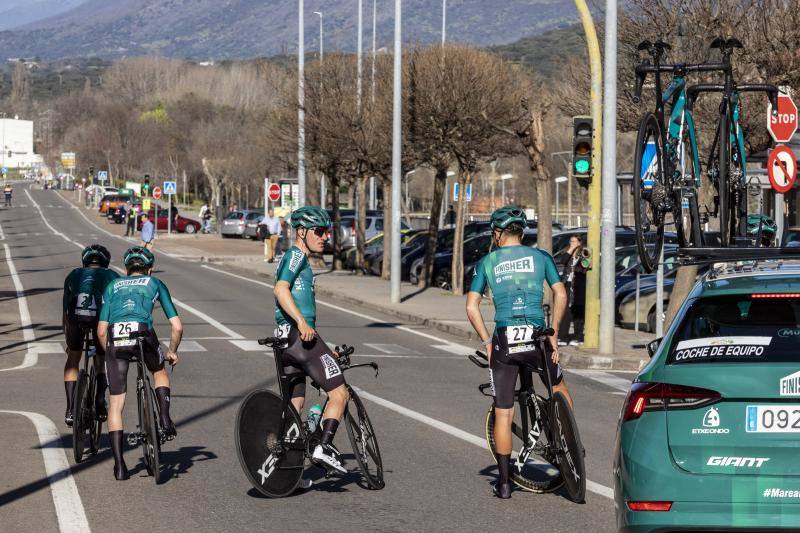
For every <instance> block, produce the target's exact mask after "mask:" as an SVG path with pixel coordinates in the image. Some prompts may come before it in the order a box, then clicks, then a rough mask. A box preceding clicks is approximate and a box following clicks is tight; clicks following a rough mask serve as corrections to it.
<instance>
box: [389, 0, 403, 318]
mask: <svg viewBox="0 0 800 533" xmlns="http://www.w3.org/2000/svg"><path fill="white" fill-rule="evenodd" d="M402 13H403V6H402V1H401V0H394V101H393V102H392V225H391V228H392V240H391V245H392V264H391V270H390V272H391V283H390V285H391V290H390V297H391V302H392V303H393V304H399V303H400V182H401V181H402V180H403V169H402V164H401V163H402V161H401V158H402V149H403V147H402V138H401V135H402V130H401V126H402V124H401V121H402V107H401V96H402V91H403V62H402V54H403V41H402V33H401V32H402V30H403V20H402Z"/></svg>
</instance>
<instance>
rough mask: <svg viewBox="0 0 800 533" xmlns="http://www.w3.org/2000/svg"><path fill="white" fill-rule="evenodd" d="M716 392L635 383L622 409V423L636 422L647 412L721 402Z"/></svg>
mask: <svg viewBox="0 0 800 533" xmlns="http://www.w3.org/2000/svg"><path fill="white" fill-rule="evenodd" d="M721 397H722V395H721V394H720V393H718V392H716V391H713V390H708V389H701V388H699V387H689V386H686V385H671V384H669V383H634V384H633V385H632V386H631V390H630V391H629V392H628V396H627V398H625V404H624V405H623V407H622V421H623V422H627V421H628V420H636V419H637V418H639V417H640V416H642V414H643V413H644V412H645V411H659V410H662V409H665V408H668V409H687V408H695V407H699V406H701V405H705V404H708V403H713V402H716V401H717V400H719V399H720V398H721Z"/></svg>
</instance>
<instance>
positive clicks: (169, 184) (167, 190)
mask: <svg viewBox="0 0 800 533" xmlns="http://www.w3.org/2000/svg"><path fill="white" fill-rule="evenodd" d="M175 183H176V182H174V181H165V182H164V194H175V193H177V192H178V188H177V187H176V186H175Z"/></svg>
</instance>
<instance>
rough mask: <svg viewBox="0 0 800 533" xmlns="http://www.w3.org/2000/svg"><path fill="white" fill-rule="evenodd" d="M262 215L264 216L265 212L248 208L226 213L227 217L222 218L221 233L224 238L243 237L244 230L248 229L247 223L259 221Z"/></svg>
mask: <svg viewBox="0 0 800 533" xmlns="http://www.w3.org/2000/svg"><path fill="white" fill-rule="evenodd" d="M262 216H264V214H263V213H261V212H260V211H255V210H247V209H244V210H241V211H231V212H230V213H226V214H225V217H224V218H223V219H222V226H221V228H220V234H221V235H222V237H223V238H227V237H243V236H244V232H245V231H246V230H247V223H248V222H256V223H258V219H260V218H261V217H262Z"/></svg>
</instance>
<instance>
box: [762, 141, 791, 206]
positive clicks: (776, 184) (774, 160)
mask: <svg viewBox="0 0 800 533" xmlns="http://www.w3.org/2000/svg"><path fill="white" fill-rule="evenodd" d="M767 174H768V175H769V182H770V184H772V188H773V189H775V191H776V192H779V193H781V194H784V193H787V192H789V190H790V189H791V188H792V187H793V186H794V180H795V177H796V176H797V160H796V159H795V157H794V154H793V153H792V151H791V150H789V148H787V147H786V146H783V145H781V146H776V147H775V148H773V149H772V151H771V152H770V153H769V159H767Z"/></svg>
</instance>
